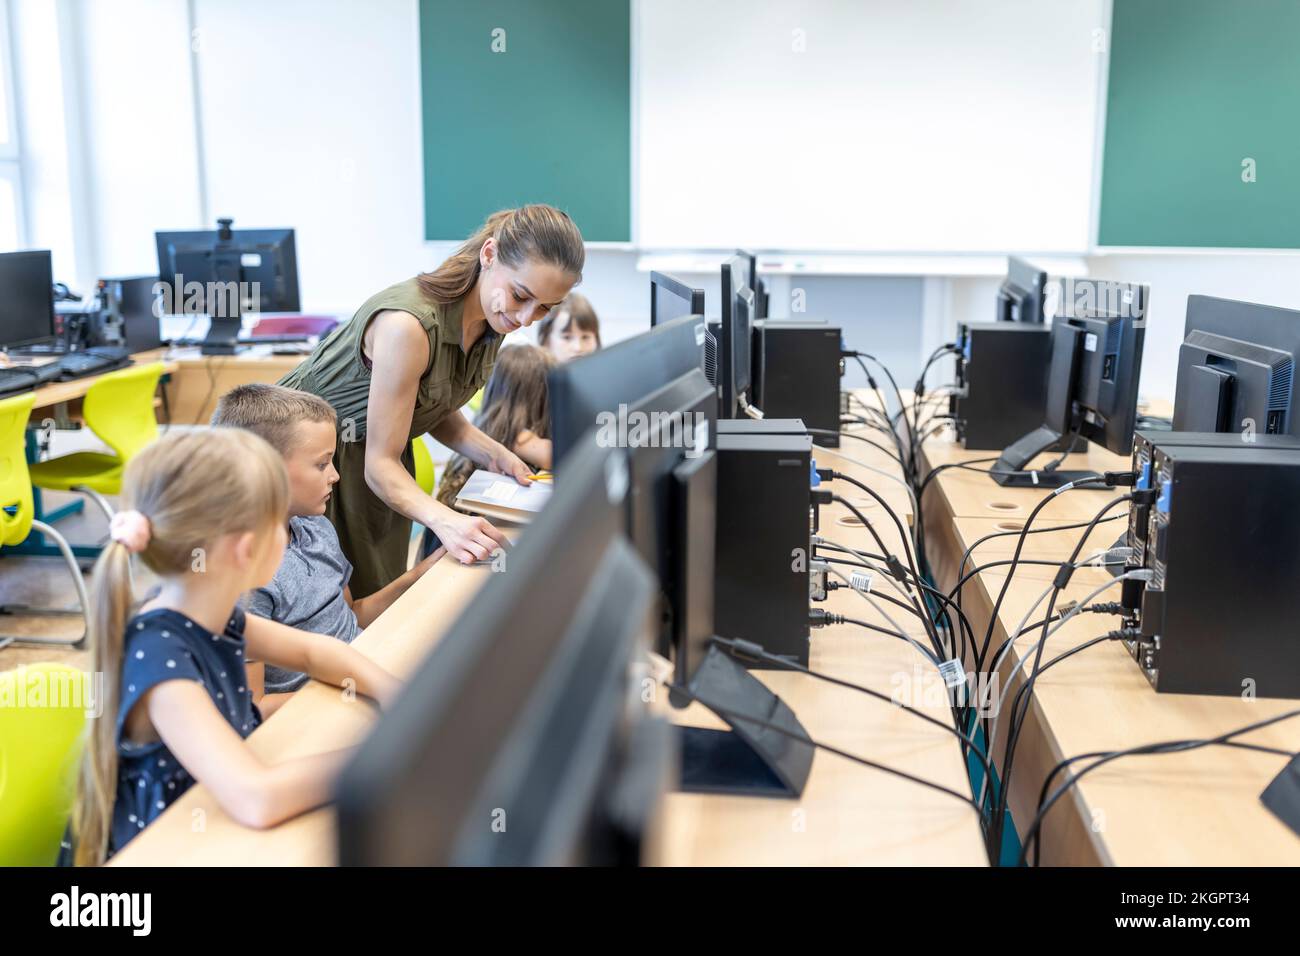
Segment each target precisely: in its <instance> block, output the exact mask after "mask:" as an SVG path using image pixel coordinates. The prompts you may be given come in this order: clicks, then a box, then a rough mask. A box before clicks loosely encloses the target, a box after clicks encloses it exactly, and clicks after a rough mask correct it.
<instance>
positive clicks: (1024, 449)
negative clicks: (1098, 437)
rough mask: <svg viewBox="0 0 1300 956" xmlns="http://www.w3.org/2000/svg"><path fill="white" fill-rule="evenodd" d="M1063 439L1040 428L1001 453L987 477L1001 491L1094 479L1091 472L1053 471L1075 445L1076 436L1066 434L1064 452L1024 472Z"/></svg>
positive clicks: (1053, 485) (1106, 489)
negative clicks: (999, 487)
mask: <svg viewBox="0 0 1300 956" xmlns="http://www.w3.org/2000/svg"><path fill="white" fill-rule="evenodd" d="M1063 437H1065V436H1063V435H1062V434H1061V433H1060V432H1058V431H1057V430H1056V429H1054V428H1050V427H1049V426H1047V425H1040V426H1039V427H1038V428H1036V429H1034V430H1033V431H1032V432H1030V433H1029V434H1028V435H1025V436H1024V437H1023V438H1017V439H1016V440H1015V441H1014V442H1012V443H1011V444H1010V445H1008V446H1007V447H1006V448H1004V449H1003V450H1002V455H1001V456H1000V457H999V458H998V460H997V461H996V462H994V464H993V467H992V468H990V469H989V477H990V478H992V479H993V480H994V481H996V482H997V483H998V484H999V485H1001V486H1002V487H1004V488H1060V487H1061V486H1062V485H1067V484H1069V483H1070V482H1072V481H1079V480H1081V479H1084V478H1092V477H1094V476H1095V475H1096V472H1094V471H1069V470H1066V471H1062V470H1059V469H1058V468H1057V467H1056V466H1057V465H1059V464H1060V463H1061V462H1063V461H1064V460H1065V456H1066V455H1068V454H1069V453H1070V452H1071V451H1073V450H1074V444H1075V441H1076V440H1077V439H1078V438H1079V433H1078V432H1072V433H1071V434H1070V436H1069V439H1068V441H1067V442H1066V444H1065V451H1063V452H1061V455H1060V457H1059V458H1056V459H1054V460H1053V461H1050V462H1048V463H1047V464H1046V465H1045V466H1044V467H1042V468H1040V469H1038V470H1036V471H1026V470H1025V466H1026V465H1028V464H1029V463H1030V462H1031V461H1033V460H1034V459H1035V458H1037V457H1038V456H1039V455H1041V454H1043V453H1045V452H1048V451H1051V450H1052V449H1053V448H1055V447H1057V445H1058V444H1059V443H1060V442H1061V439H1062V438H1063ZM1082 487H1084V488H1092V487H1096V488H1098V489H1100V490H1101V491H1108V490H1110V489H1108V488H1107V487H1106V486H1105V485H1104V484H1100V483H1098V484H1097V485H1095V486H1094V485H1083V486H1082Z"/></svg>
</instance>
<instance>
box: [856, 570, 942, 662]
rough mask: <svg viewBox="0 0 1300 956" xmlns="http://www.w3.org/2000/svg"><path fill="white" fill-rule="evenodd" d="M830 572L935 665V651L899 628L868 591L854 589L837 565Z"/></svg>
mask: <svg viewBox="0 0 1300 956" xmlns="http://www.w3.org/2000/svg"><path fill="white" fill-rule="evenodd" d="M830 572H831V574H833V575H835V576H836V577H837V578H839V579H840V580H841V581H843V582H844V583H845V584H847V585H848V586H849V587H851V588H853V590H854V592H855V593H857V594H860V595H862V597H864V598H866V599H867V601H868V602H870V604H871V606H872V607H873V608H875V609H876V611H878V612H879V613H880V615H881V616H882V617H883V618H884V619H885V620H886V621H888V622H889V623H890V625H891V626H892V627H893V628H894V633H895V634H896V635H897V636H899V637H901V638H902V639H903V640H905V641H907V643H909V644H911V645H912V646H913V647H915V648H916V649H917V650H918V651H919V652H920V654H921V656H922V657H924V658H925V659H926V660H927V661H929V662H930V663H931V664H933V663H934V651H932V650H931V649H930V648H928V647H925V646H924V645H923V644H921V643H920V642H918V641H917V640H916V638H914V637H912V636H911V635H910V634H908V633H907V632H906V631H905V630H903V628H902V627H901V626H899V623H898V622H897V621H895V620H894V619H893V618H892V617H890V615H889V612H888V611H886V610H885V609H884V608H883V607H881V606H880V605H879V604H877V603H876V599H875V598H873V597H872V596H871V595H870V594H868V593H867V592H866V591H863V590H860V589H859V588H857V587H854V584H853V582H852V581H850V580H849V579H848V578H846V577H845V576H844V575H843V574H841V573H840V570H839V569H838V568H837V567H835V565H831V566H830ZM939 674H940V676H942V675H943V669H942V668H939Z"/></svg>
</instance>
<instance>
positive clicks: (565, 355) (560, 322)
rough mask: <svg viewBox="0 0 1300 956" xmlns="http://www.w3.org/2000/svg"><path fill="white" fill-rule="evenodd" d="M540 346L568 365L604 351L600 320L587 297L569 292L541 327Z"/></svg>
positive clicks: (538, 334) (539, 334) (539, 324)
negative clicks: (599, 349)
mask: <svg viewBox="0 0 1300 956" xmlns="http://www.w3.org/2000/svg"><path fill="white" fill-rule="evenodd" d="M537 344H538V345H540V346H541V347H542V348H544V349H546V350H547V351H548V352H550V353H551V356H552V357H553V358H554V359H555V361H557V362H560V363H564V362H568V361H571V360H573V359H576V358H579V357H580V356H583V355H589V354H591V353H592V352H594V351H596V350H597V349H598V348H600V320H599V319H598V318H596V310H595V309H593V308H592V307H591V303H590V302H588V301H587V299H586V297H585V296H581V295H578V294H577V293H576V292H571V293H569V295H568V297H566V298H565V300H564V301H563V302H561V303H560V304H559V305H558V306H556V307H555V308H554V309H552V310H551V313H550V315H548V316H547V317H546V318H544V319H542V321H541V322H540V323H538V325H537Z"/></svg>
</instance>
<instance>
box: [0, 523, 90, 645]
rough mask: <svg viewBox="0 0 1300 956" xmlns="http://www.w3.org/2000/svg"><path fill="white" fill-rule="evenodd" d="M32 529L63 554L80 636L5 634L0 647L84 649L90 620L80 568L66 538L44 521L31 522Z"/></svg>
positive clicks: (84, 584) (51, 610) (39, 610)
mask: <svg viewBox="0 0 1300 956" xmlns="http://www.w3.org/2000/svg"><path fill="white" fill-rule="evenodd" d="M32 527H33V528H35V529H36V530H37V531H39V532H40V533H41V534H43V535H45V536H47V537H48V538H49V539H50V540H51V541H53V542H54V543H55V544H56V545H57V546H58V549H59V551H60V552H61V553H62V554H63V561H64V563H65V564H67V566H68V569H69V570H70V571H71V572H72V583H73V585H74V586H75V587H76V589H77V600H78V601H79V602H80V604H81V618H82V625H81V634H80V635H78V636H77V637H75V638H66V637H39V636H30V635H20V634H12V635H10V634H5V635H0V647H5V646H7V645H8V644H43V645H48V644H56V645H59V646H62V647H77V648H81V647H85V646H86V633H87V625H88V623H89V619H90V595H89V594H87V593H86V581H85V579H84V578H83V577H82V576H81V567H80V566H79V565H78V564H77V559H76V557H75V556H74V555H73V553H72V548H71V547H69V545H68V539H67V538H65V537H63V535H61V534H60V533H59V532H57V531H55V530H54V529H53V528H52V527H50V526H49V525H48V524H46V523H45V522H44V521H33V522H32ZM31 610H32V613H35V614H40V613H47V614H49V613H54V614H58V613H66V612H61V611H59V610H54V609H47V610H44V611H42V610H41V609H36V608H33V609H31ZM74 613H75V612H74Z"/></svg>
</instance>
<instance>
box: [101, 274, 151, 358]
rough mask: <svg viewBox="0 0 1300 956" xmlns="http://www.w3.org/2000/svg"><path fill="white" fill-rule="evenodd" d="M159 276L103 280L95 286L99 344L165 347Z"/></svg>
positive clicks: (142, 348)
mask: <svg viewBox="0 0 1300 956" xmlns="http://www.w3.org/2000/svg"><path fill="white" fill-rule="evenodd" d="M157 286H158V277H157V276H131V277H129V278H122V279H100V280H99V283H98V286H97V288H96V304H97V307H98V314H97V320H96V325H97V328H96V336H95V339H96V341H95V343H94V344H96V345H124V346H126V347H127V348H128V349H130V350H131V351H132V352H144V351H148V350H149V349H156V348H161V347H162V344H163V342H162V335H161V331H160V309H161V306H160V305H159V304H158V303H157V301H156V300H157V298H158V296H157V294H156V293H155V288H156V287H157Z"/></svg>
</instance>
